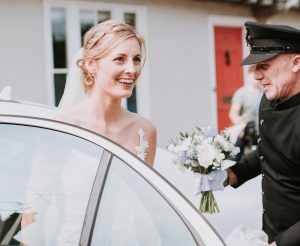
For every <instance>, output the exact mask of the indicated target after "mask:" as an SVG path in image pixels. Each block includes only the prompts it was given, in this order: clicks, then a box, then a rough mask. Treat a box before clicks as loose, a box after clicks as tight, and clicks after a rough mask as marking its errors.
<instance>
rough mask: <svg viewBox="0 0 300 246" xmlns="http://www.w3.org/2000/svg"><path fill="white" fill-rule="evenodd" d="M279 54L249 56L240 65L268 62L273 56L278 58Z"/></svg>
mask: <svg viewBox="0 0 300 246" xmlns="http://www.w3.org/2000/svg"><path fill="white" fill-rule="evenodd" d="M278 55H279V53H269V54H259V53H256V54H250V55H248V56H247V57H246V58H245V59H244V60H242V62H241V65H252V64H256V63H258V62H262V61H266V60H269V59H271V58H273V57H275V56H278Z"/></svg>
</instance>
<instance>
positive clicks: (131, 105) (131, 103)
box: [127, 87, 137, 113]
mask: <svg viewBox="0 0 300 246" xmlns="http://www.w3.org/2000/svg"><path fill="white" fill-rule="evenodd" d="M127 109H128V110H129V111H131V112H134V113H137V105H136V87H134V88H133V91H132V95H131V97H129V98H127Z"/></svg>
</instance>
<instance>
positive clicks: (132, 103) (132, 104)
mask: <svg viewBox="0 0 300 246" xmlns="http://www.w3.org/2000/svg"><path fill="white" fill-rule="evenodd" d="M124 21H125V22H126V23H127V24H129V25H131V26H133V27H135V24H136V22H135V13H126V12H125V13H124ZM136 98H137V95H136V87H134V89H133V91H132V95H131V97H129V98H127V109H128V110H129V111H131V112H134V113H137V111H138V108H137V102H136Z"/></svg>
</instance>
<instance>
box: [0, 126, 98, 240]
mask: <svg viewBox="0 0 300 246" xmlns="http://www.w3.org/2000/svg"><path fill="white" fill-rule="evenodd" d="M0 136H1V138H0V169H1V172H0V197H1V200H0V242H1V245H20V244H22V245H32V246H35V245H49V246H50V245H78V244H79V238H80V234H81V230H82V225H83V221H84V216H85V211H86V208H87V204H88V200H89V196H90V192H91V189H92V185H93V182H94V179H95V175H96V172H97V169H98V165H99V161H100V158H101V155H102V149H101V148H100V147H98V146H96V145H94V144H92V143H90V142H88V141H85V140H83V139H81V138H77V137H75V136H72V135H68V134H64V133H61V132H57V131H53V130H47V129H41V128H35V127H28V126H21V125H4V124H0ZM3 240H4V241H3Z"/></svg>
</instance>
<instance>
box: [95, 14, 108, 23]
mask: <svg viewBox="0 0 300 246" xmlns="http://www.w3.org/2000/svg"><path fill="white" fill-rule="evenodd" d="M110 18H111V13H110V11H98V18H97V20H98V23H101V22H103V21H106V20H109V19H110Z"/></svg>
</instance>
